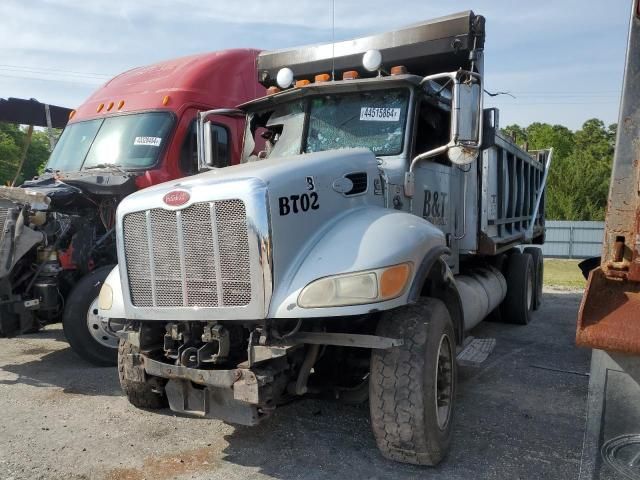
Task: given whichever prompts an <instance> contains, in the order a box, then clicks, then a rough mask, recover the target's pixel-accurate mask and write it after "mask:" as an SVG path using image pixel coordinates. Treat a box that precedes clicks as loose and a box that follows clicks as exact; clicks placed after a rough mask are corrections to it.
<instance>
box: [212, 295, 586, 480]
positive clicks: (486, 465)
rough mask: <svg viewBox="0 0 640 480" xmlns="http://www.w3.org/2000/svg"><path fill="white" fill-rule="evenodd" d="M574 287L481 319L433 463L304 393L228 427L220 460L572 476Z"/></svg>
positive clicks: (575, 460)
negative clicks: (394, 447) (504, 316)
mask: <svg viewBox="0 0 640 480" xmlns="http://www.w3.org/2000/svg"><path fill="white" fill-rule="evenodd" d="M580 298H581V294H579V293H559V292H552V293H549V292H546V293H545V299H544V301H545V304H544V305H543V307H542V309H541V310H540V311H538V312H536V313H535V315H534V319H533V322H532V323H531V324H529V325H528V326H526V327H522V326H516V325H507V324H500V323H488V322H486V323H483V324H481V325H479V326H478V327H477V328H476V329H474V331H473V332H472V334H473V335H474V336H475V337H479V338H488V337H492V338H496V340H497V345H496V348H495V350H494V352H493V353H492V355H491V356H490V357H489V358H488V360H487V361H486V362H485V363H484V364H482V365H481V366H480V367H465V368H461V369H460V375H459V378H460V383H459V389H458V399H457V400H458V403H457V412H456V419H455V426H454V438H453V444H452V449H451V452H450V454H449V456H448V457H447V458H446V459H445V461H444V462H443V463H442V464H441V465H439V466H438V467H435V468H421V467H415V466H411V465H402V464H398V463H395V462H391V461H387V460H385V459H384V458H382V456H381V455H380V454H379V453H378V451H377V449H376V446H375V442H374V440H373V437H372V435H371V432H370V425H369V414H368V407H367V406H363V407H352V406H346V405H340V404H337V403H335V402H327V401H321V400H315V399H310V400H303V401H300V402H297V403H294V404H290V405H287V406H285V407H282V408H280V409H279V410H277V411H276V413H275V414H274V416H273V417H272V418H271V419H268V420H266V421H265V422H264V423H263V424H261V425H259V426H257V427H237V428H235V429H234V431H233V433H231V434H229V435H227V436H226V437H225V440H226V441H227V442H228V444H229V445H228V446H227V448H226V449H225V450H224V452H223V453H224V454H225V455H226V456H225V457H224V460H225V462H230V463H235V464H238V465H242V466H246V467H252V468H253V469H255V468H257V469H258V470H259V471H260V472H261V473H263V474H266V475H269V476H272V477H274V478H280V479H288V478H304V479H315V478H333V477H340V478H344V477H347V476H349V475H350V476H352V477H353V478H430V477H435V476H441V475H442V476H445V477H446V478H447V479H454V478H456V479H457V478H460V479H463V478H464V479H467V478H496V479H502V478H545V479H555V478H558V479H565V478H576V477H577V474H578V469H579V463H580V454H581V445H582V436H583V426H584V419H585V401H586V394H587V386H588V376H587V374H588V371H589V358H590V353H589V351H587V350H582V349H578V348H576V347H575V345H574V337H575V318H576V312H577V307H578V304H579V301H580Z"/></svg>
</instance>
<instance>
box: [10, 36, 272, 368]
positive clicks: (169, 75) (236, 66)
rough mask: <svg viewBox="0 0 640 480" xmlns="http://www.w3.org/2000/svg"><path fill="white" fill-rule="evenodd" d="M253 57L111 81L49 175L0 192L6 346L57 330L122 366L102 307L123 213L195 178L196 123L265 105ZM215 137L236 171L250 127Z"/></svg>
mask: <svg viewBox="0 0 640 480" xmlns="http://www.w3.org/2000/svg"><path fill="white" fill-rule="evenodd" d="M257 54H258V51H257V50H253V49H237V50H225V51H219V52H211V53H204V54H199V55H192V56H189V57H183V58H178V59H174V60H168V61H165V62H161V63H157V64H154V65H149V66H145V67H139V68H134V69H133V70H130V71H128V72H125V73H123V74H120V75H118V76H116V77H115V78H113V79H112V80H110V81H108V82H107V83H106V84H105V85H103V86H102V87H100V88H99V89H98V90H97V91H96V92H94V94H93V95H92V96H91V97H89V99H88V100H87V101H86V102H85V103H83V104H82V105H81V106H80V107H78V108H77V111H72V112H71V114H70V121H69V124H68V125H67V127H66V128H65V130H64V131H63V133H62V135H61V137H60V139H59V140H58V142H57V144H56V146H55V148H54V149H53V152H52V154H51V156H50V158H49V160H48V162H47V165H46V168H45V170H44V172H43V174H42V175H40V176H39V177H36V178H34V179H33V180H29V181H27V182H24V184H23V185H21V186H19V187H13V186H0V336H14V335H19V334H22V333H29V332H34V331H37V330H39V329H40V328H42V327H43V326H45V325H47V324H51V323H57V322H62V325H63V328H64V334H65V337H66V339H67V341H68V342H69V344H70V345H71V347H72V348H73V350H74V351H75V352H76V353H78V354H79V355H80V356H81V357H82V358H84V359H85V360H88V361H89V362H91V363H93V364H95V365H99V366H107V365H115V364H116V359H117V347H118V337H117V336H116V335H115V331H117V330H118V329H119V328H120V327H118V325H115V324H114V322H111V321H109V320H107V319H104V318H102V317H100V316H99V315H98V306H97V305H98V303H97V302H98V293H99V291H100V288H101V287H102V283H103V282H104V279H105V278H106V276H107V274H108V273H109V271H111V269H112V268H113V265H114V264H115V263H116V248H115V235H114V232H115V213H116V207H117V205H118V203H119V202H120V200H122V199H123V198H124V197H125V196H127V195H129V194H130V193H133V192H134V191H136V190H139V189H142V188H146V187H148V186H150V185H154V184H157V183H162V182H165V181H168V180H171V179H175V178H181V177H184V176H188V175H191V174H194V173H197V172H198V163H197V155H196V129H195V122H196V116H197V113H198V112H199V111H201V110H208V109H211V108H225V107H231V106H235V105H236V104H237V103H238V102H244V101H247V100H251V99H253V98H255V97H257V96H261V95H262V94H263V92H264V87H262V86H261V85H260V84H259V83H258V82H257V81H256V80H255V79H256V76H257V74H256V61H255V59H256V56H257ZM238 79H240V80H238ZM211 132H212V135H213V136H214V137H215V138H216V142H215V145H214V146H212V148H214V149H215V151H214V152H212V155H211V158H212V162H213V163H215V166H216V167H224V166H227V165H229V164H232V163H237V159H239V157H240V151H241V145H242V138H243V137H242V133H243V132H244V121H243V119H239V118H219V119H217V120H216V121H215V124H214V125H213V126H212V128H211Z"/></svg>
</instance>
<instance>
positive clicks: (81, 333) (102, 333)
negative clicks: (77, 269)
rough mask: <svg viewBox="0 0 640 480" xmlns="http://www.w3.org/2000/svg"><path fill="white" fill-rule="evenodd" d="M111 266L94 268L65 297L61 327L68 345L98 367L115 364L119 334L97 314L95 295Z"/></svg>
mask: <svg viewBox="0 0 640 480" xmlns="http://www.w3.org/2000/svg"><path fill="white" fill-rule="evenodd" d="M112 269H113V266H112V265H110V266H105V267H100V268H97V269H95V270H94V271H93V272H91V273H90V274H88V275H86V276H84V277H83V278H81V279H80V281H79V282H78V283H77V284H76V286H75V287H74V288H73V290H72V291H71V294H69V296H68V297H67V299H66V306H65V309H64V315H63V317H62V327H63V329H64V334H65V337H67V341H68V342H69V345H71V348H73V350H74V351H75V352H76V353H77V354H78V355H80V356H81V357H82V358H84V359H85V360H87V361H89V362H91V363H93V364H94V365H97V366H99V367H110V366H113V365H116V363H117V360H118V337H117V336H116V335H115V333H114V331H113V329H112V328H111V327H110V325H109V324H108V323H107V321H106V320H105V319H103V318H102V317H100V316H99V315H98V295H99V294H100V289H101V288H102V284H103V283H104V281H105V279H106V278H107V275H109V272H110V271H111V270H112Z"/></svg>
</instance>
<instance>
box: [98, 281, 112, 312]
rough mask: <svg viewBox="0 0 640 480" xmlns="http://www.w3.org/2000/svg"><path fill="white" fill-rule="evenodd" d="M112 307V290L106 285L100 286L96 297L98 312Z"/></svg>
mask: <svg viewBox="0 0 640 480" xmlns="http://www.w3.org/2000/svg"><path fill="white" fill-rule="evenodd" d="M112 305H113V289H112V288H111V286H110V285H109V284H108V283H105V284H104V285H102V288H101V289H100V295H98V307H99V308H100V310H111V306H112Z"/></svg>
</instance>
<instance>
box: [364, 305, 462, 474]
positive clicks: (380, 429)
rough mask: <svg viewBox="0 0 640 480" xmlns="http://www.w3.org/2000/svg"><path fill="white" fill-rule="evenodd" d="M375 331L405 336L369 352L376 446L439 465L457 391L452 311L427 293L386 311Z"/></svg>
mask: <svg viewBox="0 0 640 480" xmlns="http://www.w3.org/2000/svg"><path fill="white" fill-rule="evenodd" d="M377 335H381V336H384V337H392V338H401V339H402V340H403V341H404V343H403V345H401V346H398V347H393V348H390V349H388V350H374V351H373V353H372V354H371V376H370V378H369V406H370V410H371V427H372V429H373V435H374V437H375V439H376V443H377V444H378V448H379V449H380V451H381V452H382V454H383V455H384V456H385V457H387V458H389V459H391V460H396V461H399V462H406V463H413V464H417V465H436V464H438V463H439V462H440V461H441V460H442V459H443V458H444V456H445V455H446V453H447V451H448V449H449V444H450V443H451V432H452V423H453V411H454V400H455V393H456V381H457V371H456V358H455V348H456V343H455V338H456V336H455V331H454V328H453V324H452V322H451V316H450V315H449V311H448V310H447V307H446V306H445V304H444V303H443V302H442V301H440V300H438V299H435V298H424V299H421V300H420V301H419V302H418V303H417V304H415V305H407V306H404V307H401V308H398V309H395V310H391V311H389V312H385V313H384V314H383V315H382V318H381V319H380V322H379V324H378V328H377Z"/></svg>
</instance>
